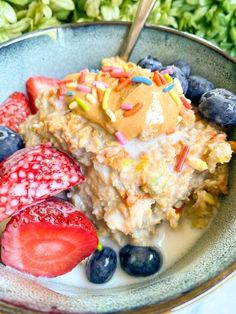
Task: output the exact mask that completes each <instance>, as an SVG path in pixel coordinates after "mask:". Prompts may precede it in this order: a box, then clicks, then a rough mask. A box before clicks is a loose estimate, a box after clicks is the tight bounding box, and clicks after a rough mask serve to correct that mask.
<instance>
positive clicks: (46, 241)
mask: <svg viewBox="0 0 236 314" xmlns="http://www.w3.org/2000/svg"><path fill="white" fill-rule="evenodd" d="M97 245H98V238H97V234H96V229H95V227H94V226H93V224H92V223H91V222H90V221H89V219H88V218H87V217H86V216H85V215H84V214H83V213H82V212H80V211H79V210H78V209H77V208H75V207H74V206H73V205H71V204H70V203H68V202H65V201H63V200H60V199H56V198H50V199H47V200H44V201H43V202H41V203H39V204H36V205H33V206H31V207H28V208H26V209H25V210H23V211H21V212H20V213H18V214H17V215H15V216H13V217H12V218H11V220H10V221H9V223H8V224H7V227H6V229H5V231H4V232H3V235H2V241H1V246H2V247H1V257H2V262H3V263H4V264H5V265H8V266H11V267H13V268H16V269H18V270H20V271H22V272H25V273H28V274H31V275H34V276H43V277H56V276H59V275H63V274H65V273H67V272H69V271H71V270H72V269H73V268H74V267H75V266H76V265H77V264H78V263H79V262H81V261H82V260H84V259H85V258H86V257H88V256H89V255H90V254H92V252H93V251H94V250H95V249H96V247H97Z"/></svg>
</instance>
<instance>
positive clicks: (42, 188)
mask: <svg viewBox="0 0 236 314" xmlns="http://www.w3.org/2000/svg"><path fill="white" fill-rule="evenodd" d="M83 180H84V177H83V175H82V174H81V172H80V167H79V166H78V165H77V164H76V163H75V162H74V160H73V159H72V158H71V157H69V156H68V155H67V154H65V153H62V152H60V151H58V150H56V149H55V148H53V147H51V144H46V145H43V144H41V145H38V146H35V147H29V148H24V149H21V150H19V151H17V152H16V153H14V154H13V155H12V156H10V157H9V158H7V159H6V160H4V161H3V162H2V163H0V221H2V220H4V219H5V218H7V217H10V216H11V215H12V214H14V213H16V212H17V211H19V210H20V209H22V208H24V207H27V206H29V205H31V204H34V203H36V202H39V201H41V200H42V199H45V198H47V197H49V196H53V195H56V194H57V193H60V192H61V191H64V190H66V189H68V188H70V187H72V186H74V185H76V184H79V183H80V182H82V181H83Z"/></svg>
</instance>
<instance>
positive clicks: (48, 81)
mask: <svg viewBox="0 0 236 314" xmlns="http://www.w3.org/2000/svg"><path fill="white" fill-rule="evenodd" d="M58 87H59V80H57V79H54V78H50V77H46V76H33V77H30V78H29V79H28V80H27V81H26V91H27V94H28V97H29V102H30V107H31V111H32V113H36V112H37V111H38V108H37V106H36V105H35V100H36V98H37V97H38V95H39V94H41V93H42V92H46V91H48V90H50V89H52V88H58Z"/></svg>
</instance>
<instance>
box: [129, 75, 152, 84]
mask: <svg viewBox="0 0 236 314" xmlns="http://www.w3.org/2000/svg"><path fill="white" fill-rule="evenodd" d="M131 81H132V82H133V83H143V84H146V85H149V86H151V85H152V80H150V79H149V78H147V77H145V76H134V77H133V78H132V79H131Z"/></svg>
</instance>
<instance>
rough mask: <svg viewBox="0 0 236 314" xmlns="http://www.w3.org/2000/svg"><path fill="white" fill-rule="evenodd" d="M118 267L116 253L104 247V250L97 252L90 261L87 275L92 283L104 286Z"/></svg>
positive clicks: (87, 265) (87, 266)
mask: <svg viewBox="0 0 236 314" xmlns="http://www.w3.org/2000/svg"><path fill="white" fill-rule="evenodd" d="M116 267H117V256H116V252H115V251H114V250H113V249H111V248H109V247H103V248H102V250H100V251H99V250H97V251H95V252H94V253H93V255H92V256H91V257H90V258H89V259H88V261H87V263H86V275H87V278H88V280H89V281H90V282H93V283H97V284H102V283H105V282H107V281H109V280H110V279H111V278H112V276H113V275H114V272H115V270H116Z"/></svg>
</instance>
